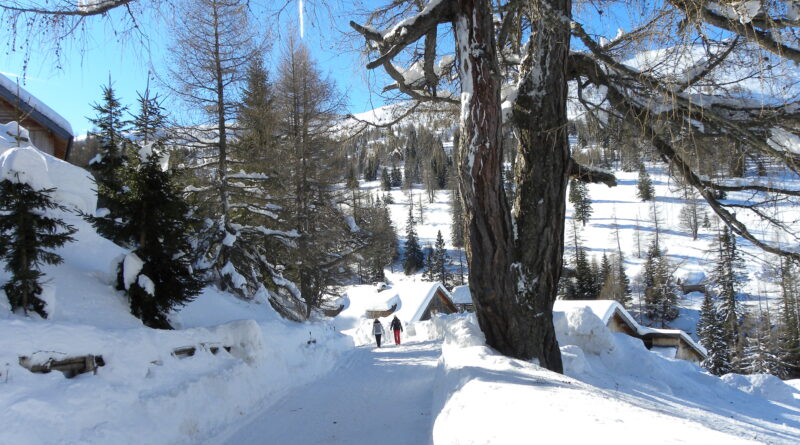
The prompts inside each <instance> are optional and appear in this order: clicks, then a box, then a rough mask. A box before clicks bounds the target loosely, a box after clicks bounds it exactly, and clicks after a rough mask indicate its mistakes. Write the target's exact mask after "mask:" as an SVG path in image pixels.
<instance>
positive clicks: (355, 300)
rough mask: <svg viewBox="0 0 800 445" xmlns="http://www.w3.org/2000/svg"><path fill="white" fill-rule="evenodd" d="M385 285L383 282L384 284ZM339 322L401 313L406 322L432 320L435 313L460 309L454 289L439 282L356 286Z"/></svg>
mask: <svg viewBox="0 0 800 445" xmlns="http://www.w3.org/2000/svg"><path fill="white" fill-rule="evenodd" d="M381 284H382V283H381ZM342 300H344V302H343V303H341V304H342V306H343V307H344V309H343V310H341V312H340V313H339V314H338V315H337V316H336V320H337V325H339V326H342V327H345V328H346V327H347V326H351V327H355V326H357V325H358V323H360V320H364V319H373V318H384V317H392V316H397V318H399V319H400V321H401V322H403V323H404V324H408V323H414V322H417V321H424V320H429V319H430V318H431V316H432V315H433V314H437V313H440V314H452V313H455V312H458V308H457V307H456V305H455V304H454V303H453V300H452V296H451V295H450V292H449V291H448V290H447V289H446V288H445V287H444V286H442V284H441V283H435V282H426V281H423V282H410V283H409V282H404V283H398V284H394V285H392V286H391V287H386V285H382V286H375V285H372V286H370V285H362V286H352V287H350V288H348V289H347V292H346V293H345V295H344V296H343V298H342Z"/></svg>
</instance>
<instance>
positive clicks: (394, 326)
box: [391, 315, 403, 345]
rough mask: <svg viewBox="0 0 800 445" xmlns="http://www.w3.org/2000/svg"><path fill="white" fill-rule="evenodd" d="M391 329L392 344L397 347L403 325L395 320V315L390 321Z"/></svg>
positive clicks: (398, 320)
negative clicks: (392, 335) (392, 332)
mask: <svg viewBox="0 0 800 445" xmlns="http://www.w3.org/2000/svg"><path fill="white" fill-rule="evenodd" d="M391 327H392V330H393V331H394V344H396V345H399V344H400V331H402V330H403V324H402V323H400V319H398V318H397V315H395V316H394V319H392V324H391Z"/></svg>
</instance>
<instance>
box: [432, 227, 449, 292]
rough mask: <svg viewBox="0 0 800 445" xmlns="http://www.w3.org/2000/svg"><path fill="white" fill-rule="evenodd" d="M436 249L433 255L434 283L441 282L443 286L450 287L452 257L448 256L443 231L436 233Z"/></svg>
mask: <svg viewBox="0 0 800 445" xmlns="http://www.w3.org/2000/svg"><path fill="white" fill-rule="evenodd" d="M434 248H435V249H436V250H435V251H434V254H433V266H434V277H433V278H434V280H433V281H439V282H440V283H442V285H443V286H449V284H450V281H451V278H450V272H448V270H447V268H448V267H449V266H450V256H449V255H447V250H446V249H445V245H444V238H443V237H442V231H441V230H439V231H438V232H437V233H436V244H435V247H434Z"/></svg>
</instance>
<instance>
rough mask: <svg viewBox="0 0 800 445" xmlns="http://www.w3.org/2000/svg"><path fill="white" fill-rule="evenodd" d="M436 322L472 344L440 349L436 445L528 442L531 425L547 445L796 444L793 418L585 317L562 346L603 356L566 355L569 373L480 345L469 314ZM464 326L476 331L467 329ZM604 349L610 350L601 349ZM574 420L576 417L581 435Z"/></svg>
mask: <svg viewBox="0 0 800 445" xmlns="http://www.w3.org/2000/svg"><path fill="white" fill-rule="evenodd" d="M595 318H596V317H595ZM436 323H441V324H442V326H441V330H442V331H443V332H444V335H445V338H447V336H448V335H456V336H460V337H462V336H463V337H472V338H471V339H459V340H458V341H450V342H447V341H446V342H445V344H444V346H443V347H442V357H441V359H440V360H439V366H438V368H437V376H436V380H435V382H434V393H433V416H434V422H433V433H432V435H433V443H436V444H454V445H455V444H459V445H464V444H490V443H528V442H530V441H531V437H532V436H531V431H532V430H531V425H532V424H531V419H534V420H535V430H536V431H535V436H536V439H537V441H541V442H544V443H556V442H558V443H593V442H596V441H597V439H598V438H610V437H613V438H614V442H616V443H623V444H638V443H641V441H642V437H650V436H651V435H652V434H653V432H654V431H657V432H658V438H657V439H656V441H657V442H658V443H704V442H706V441H711V443H725V444H733V443H754V442H768V443H796V439H797V438H798V437H800V422H798V420H797V417H796V415H797V414H798V412H797V411H787V410H780V409H778V410H776V409H775V408H776V405H772V404H769V403H768V402H766V401H763V400H760V399H759V398H757V397H753V396H751V395H747V394H744V393H742V392H740V391H738V390H734V389H733V388H730V387H729V386H727V385H725V384H724V383H722V382H720V381H719V379H717V378H716V377H713V376H710V375H708V374H705V373H703V372H702V371H701V370H700V369H699V368H697V367H696V366H694V365H692V364H691V363H688V362H683V361H680V360H668V359H664V358H662V357H660V356H658V355H656V354H652V353H650V352H649V351H647V350H646V349H645V348H644V346H643V345H642V343H641V341H639V340H638V339H634V338H632V337H628V336H625V335H624V334H618V335H613V334H612V335H610V337H607V336H605V335H604V334H602V333H601V332H600V328H599V326H597V323H596V321H595V320H593V319H592V317H589V316H588V315H586V314H585V312H584V311H581V310H575V311H571V312H570V313H567V314H565V315H564V316H563V317H562V320H560V325H561V328H563V329H565V330H564V331H562V332H559V335H560V337H559V340H560V341H562V342H563V341H564V339H565V338H573V339H578V340H579V342H580V343H581V344H582V345H584V346H587V345H588V346H589V347H590V348H592V349H597V347H598V346H601V347H600V348H599V350H600V351H602V352H600V353H596V354H595V353H584V351H583V350H582V349H581V347H579V346H577V345H567V346H565V347H563V348H562V354H563V356H564V357H565V364H566V365H567V366H566V369H565V371H566V374H567V375H561V374H556V373H553V372H550V371H548V370H546V369H543V368H541V367H539V366H537V365H535V364H533V363H531V362H526V361H523V360H516V359H512V358H509V357H504V356H501V355H499V354H497V353H496V352H494V351H493V350H492V349H491V348H488V347H486V346H482V345H481V343H482V336H480V335H477V333H478V330H477V326H475V325H476V324H477V323H476V321H475V318H474V316H470V317H459V316H455V317H454V316H452V315H449V316H444V317H442V318H441V319H440V320H437V321H436ZM470 323H472V324H473V325H474V327H467V325H468V324H470ZM589 332H594V333H596V334H598V335H600V336H604V337H606V339H605V341H604V342H602V343H601V344H600V345H596V344H594V343H593V342H587V341H586V338H585V337H586V336H587V335H588V333H589ZM564 335H566V337H565V336H564ZM637 342H638V344H637ZM609 344H611V345H613V348H610V349H608V348H606V346H608V345H609ZM648 362H649V363H648ZM653 364H657V366H654V365H653ZM575 365H581V366H583V368H582V369H577V368H575ZM658 369H661V370H662V374H660V375H656V378H658V379H662V380H667V381H669V382H670V384H669V385H663V384H662V385H661V386H660V387H658V388H656V387H655V386H654V385H653V384H652V383H648V385H641V384H638V383H637V382H638V381H639V380H640V379H641V378H642V377H643V375H646V374H648V373H655V372H656V371H657V370H658ZM576 371H580V372H576ZM576 375H577V376H576ZM598 377H599V378H598ZM604 378H608V379H609V382H606V385H604V386H601V387H599V388H598V387H597V386H594V382H595V381H601V380H603V379H604ZM593 379H595V380H594V381H593ZM581 380H583V381H581ZM715 382H716V384H715ZM706 387H708V388H709V389H703V388H706ZM606 388H608V389H606ZM737 394H738V395H739V396H737ZM740 412H741V413H740ZM575 419H580V421H579V427H577V428H576V420H575ZM487 425H491V427H487ZM601 441H602V440H601ZM606 441H607V440H606Z"/></svg>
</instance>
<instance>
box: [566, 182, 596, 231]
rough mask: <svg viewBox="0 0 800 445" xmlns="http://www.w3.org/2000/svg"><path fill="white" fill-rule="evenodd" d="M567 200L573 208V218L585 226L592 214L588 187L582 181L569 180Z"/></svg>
mask: <svg viewBox="0 0 800 445" xmlns="http://www.w3.org/2000/svg"><path fill="white" fill-rule="evenodd" d="M569 202H571V203H572V206H573V207H574V208H575V213H574V217H575V219H576V220H577V221H579V222H580V223H581V224H583V225H584V226H585V225H586V222H587V221H589V218H590V217H591V216H592V200H591V198H589V189H588V187H586V184H585V183H584V182H581V181H577V180H574V179H573V180H572V181H570V183H569Z"/></svg>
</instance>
